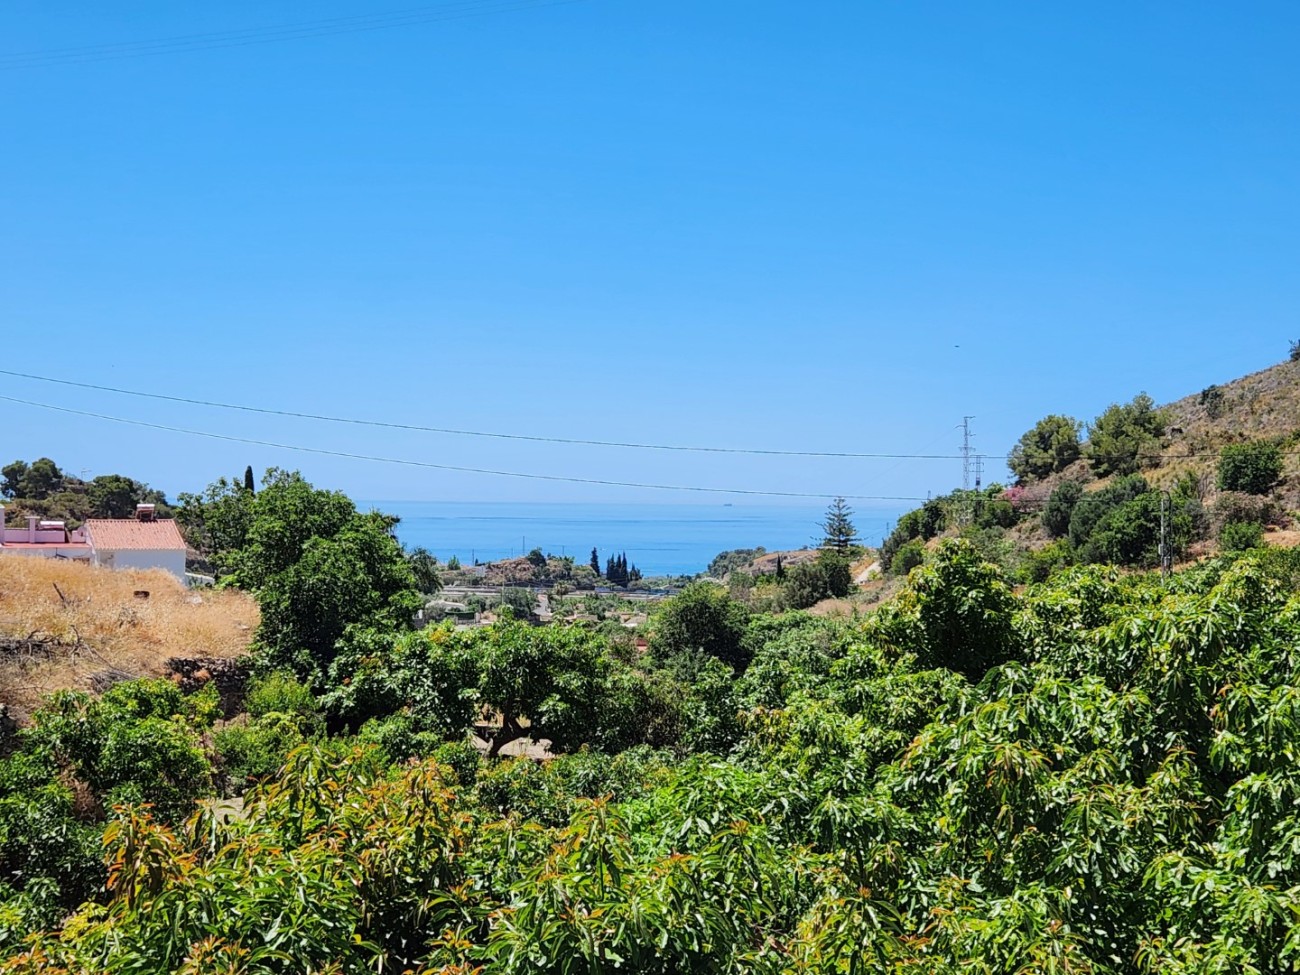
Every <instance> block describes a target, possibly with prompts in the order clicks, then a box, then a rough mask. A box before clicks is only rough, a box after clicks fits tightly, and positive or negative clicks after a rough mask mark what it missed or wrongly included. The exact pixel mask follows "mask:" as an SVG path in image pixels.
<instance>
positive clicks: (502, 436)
mask: <svg viewBox="0 0 1300 975" xmlns="http://www.w3.org/2000/svg"><path fill="white" fill-rule="evenodd" d="M0 376H13V377H15V378H18V379H31V380H35V381H36V382H42V383H55V384H57V385H59V386H73V387H76V388H77V389H92V390H95V391H97V392H101V393H116V394H118V395H121V396H138V397H141V398H144V399H153V400H163V401H166V402H168V403H185V404H187V405H190V406H208V407H213V408H215V409H220V410H238V411H240V412H243V413H259V414H262V415H264V416H284V417H290V418H293V419H298V420H319V421H323V422H326V423H347V424H352V425H354V426H363V427H383V428H385V429H388V430H410V431H415V432H419V433H437V434H447V435H451V436H457V437H489V438H492V439H496V440H528V441H532V442H534V443H553V444H573V445H577V446H583V447H628V448H633V449H637V450H674V451H687V452H691V453H705V454H757V455H765V456H776V457H836V458H847V459H855V460H959V459H960V458H961V457H962V456H963V455H961V454H888V453H857V452H854V451H846V450H838V451H836V450H769V449H763V448H758V447H697V446H690V445H684V444H659V443H637V442H633V441H621V440H586V439H582V438H578V437H542V436H534V435H530V434H523V433H497V432H488V431H484V430H458V429H454V428H450V427H430V426H421V425H419V424H415V423H394V422H390V421H386V420H362V419H358V418H355V417H346V416H329V415H325V414H320V413H300V412H297V411H294V410H277V409H271V408H269V407H262V406H247V405H242V404H238V403H221V402H217V401H214V400H205V399H194V398H191V397H188V396H169V395H166V394H164V393H148V392H143V391H141V390H138V389H121V388H119V387H116V386H101V385H97V384H95V383H82V382H75V381H73V380H71V379H55V378H53V377H51V376H37V375H33V374H32V373H26V372H15V371H13V370H10V369H0Z"/></svg>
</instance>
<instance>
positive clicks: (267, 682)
mask: <svg viewBox="0 0 1300 975" xmlns="http://www.w3.org/2000/svg"><path fill="white" fill-rule="evenodd" d="M244 710H246V711H247V712H248V713H249V714H250V715H252V716H253V717H254V718H262V717H265V716H266V715H268V714H272V713H276V712H278V713H280V714H294V715H298V716H299V717H302V718H307V719H310V720H312V721H316V720H318V719H319V718H320V707H319V705H318V704H317V702H316V698H315V696H314V695H313V694H312V692H311V689H310V688H309V687H307V685H306V684H303V683H302V682H300V681H299V680H298V679H297V678H296V677H295V676H294V675H293V674H291V673H289V672H287V671H274V672H273V673H270V674H267V675H266V676H264V677H256V678H254V679H253V680H251V681H249V682H248V689H247V691H245V693H244Z"/></svg>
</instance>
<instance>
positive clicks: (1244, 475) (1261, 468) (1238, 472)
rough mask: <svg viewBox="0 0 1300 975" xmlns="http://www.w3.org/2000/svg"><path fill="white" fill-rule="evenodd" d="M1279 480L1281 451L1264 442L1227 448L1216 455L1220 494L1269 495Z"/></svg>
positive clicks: (1231, 445)
mask: <svg viewBox="0 0 1300 975" xmlns="http://www.w3.org/2000/svg"><path fill="white" fill-rule="evenodd" d="M1281 476H1282V450H1281V448H1280V447H1278V445H1277V444H1275V443H1271V442H1269V441H1267V440H1251V441H1248V442H1246V443H1234V444H1228V445H1227V446H1226V447H1224V448H1223V450H1222V451H1221V452H1220V454H1219V490H1221V491H1241V492H1243V493H1245V494H1268V492H1269V491H1271V490H1272V489H1273V486H1274V485H1275V484H1276V483H1277V481H1278V478H1279V477H1281Z"/></svg>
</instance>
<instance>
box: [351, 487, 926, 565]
mask: <svg viewBox="0 0 1300 975" xmlns="http://www.w3.org/2000/svg"><path fill="white" fill-rule="evenodd" d="M360 506H361V508H362V509H363V510H365V509H368V508H371V507H373V508H378V509H379V510H380V511H385V512H387V513H389V514H392V515H397V516H398V517H399V518H401V521H400V522H399V523H398V525H397V537H398V538H399V539H400V540H401V541H402V544H403V545H405V546H406V547H408V548H415V547H416V546H423V547H424V548H427V549H428V550H429V551H430V552H432V553H433V554H434V555H436V556H437V557H438V559H439V561H442V562H446V561H447V559H449V558H450V557H451V556H453V555H455V556H456V557H457V558H459V559H460V561H461V562H462V563H463V564H465V565H470V564H472V563H473V561H474V560H475V559H477V560H479V561H480V562H490V561H493V560H494V559H503V558H510V557H512V556H517V555H521V554H524V553H526V552H528V551H529V550H531V549H533V548H540V549H542V551H544V552H548V553H551V554H554V555H572V556H573V557H574V558H575V559H577V560H578V562H580V563H585V562H586V561H587V560H588V558H589V557H590V555H591V549H592V546H593V545H594V546H595V547H596V549H597V550H598V551H599V553H600V560H601V564H602V565H603V564H604V562H605V559H606V558H607V557H608V556H610V555H612V554H615V553H618V552H626V553H627V558H628V562H630V563H633V564H635V565H636V566H637V567H638V568H639V569H640V570H641V571H642V572H643V573H644V574H645V575H648V576H657V575H694V574H695V573H697V572H703V571H704V569H705V568H706V567H707V566H708V564H709V562H710V561H711V560H712V559H713V557H714V556H715V555H717V554H718V553H719V552H722V551H725V550H727V549H733V548H754V547H756V546H758V545H762V546H763V547H764V548H766V549H767V550H768V551H779V550H785V549H797V548H806V547H808V546H809V545H811V544H815V542H817V541H819V540H820V537H821V533H820V530H819V528H818V523H819V522H821V521H822V520H823V518H824V516H825V511H826V506H825V505H822V504H814V505H809V506H801V505H763V504H745V503H742V502H736V503H734V504H722V503H718V504H615V503H605V504H570V503H539V502H533V503H516V502H473V501H462V502H450V501H366V502H362V503H361V505H360ZM905 510H906V509H904V508H867V507H859V508H856V509H855V514H854V518H853V523H854V525H855V526H856V527H857V529H858V533H859V535H860V536H861V537H862V540H863V541H864V542H865V543H867V544H870V545H875V544H879V542H880V540H881V539H882V538H883V537H884V535H885V533H886V531H887V530H888V528H889V527H890V526H892V525H893V523H894V522H895V521H897V520H898V516H899V515H900V514H902V513H903V511H905Z"/></svg>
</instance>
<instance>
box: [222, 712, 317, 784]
mask: <svg viewBox="0 0 1300 975" xmlns="http://www.w3.org/2000/svg"><path fill="white" fill-rule="evenodd" d="M313 731H314V728H313V727H312V722H311V721H310V720H308V719H305V718H303V717H302V716H300V715H296V714H288V713H285V712H283V711H271V712H269V713H267V714H264V715H262V716H261V717H258V718H253V719H252V720H249V721H235V722H232V723H230V724H228V725H226V726H225V727H224V728H221V729H220V730H219V731H217V732H216V733H215V734H214V735H213V736H212V738H213V744H214V746H215V747H216V750H217V755H218V757H219V758H220V761H221V767H222V769H223V770H224V772H225V774H226V779H227V785H228V789H229V790H230V791H232V792H235V793H239V792H242V791H243V790H244V789H245V788H246V787H247V786H249V785H252V784H253V783H255V782H262V781H265V780H267V779H269V778H271V777H273V776H274V775H275V774H276V773H277V772H278V771H279V770H280V768H281V767H282V766H283V765H284V763H285V759H286V758H287V757H288V755H289V753H290V752H291V751H293V750H294V749H295V748H297V747H298V746H299V745H301V744H303V743H304V742H306V741H307V740H308V739H309V737H310V735H311V733H312V732H313Z"/></svg>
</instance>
